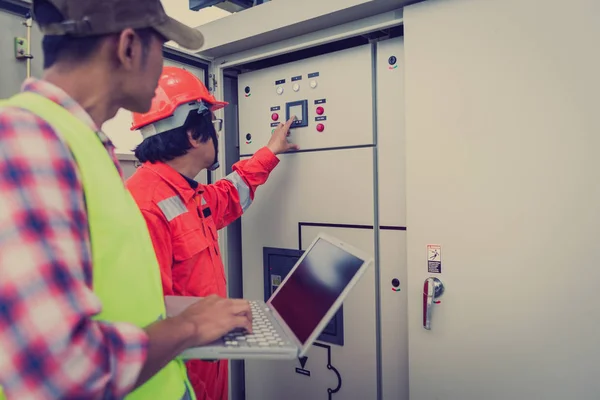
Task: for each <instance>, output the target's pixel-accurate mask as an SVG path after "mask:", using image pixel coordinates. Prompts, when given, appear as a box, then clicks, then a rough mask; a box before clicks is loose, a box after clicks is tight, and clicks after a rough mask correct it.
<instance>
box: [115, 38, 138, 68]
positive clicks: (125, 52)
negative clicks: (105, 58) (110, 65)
mask: <svg viewBox="0 0 600 400" xmlns="http://www.w3.org/2000/svg"><path fill="white" fill-rule="evenodd" d="M136 39H137V35H136V33H135V31H134V30H133V29H131V28H127V29H125V30H124V31H122V32H121V33H120V34H119V39H118V42H117V58H118V60H119V63H120V64H121V66H122V67H123V68H125V69H126V70H132V69H134V65H135V59H136V58H137V57H141V51H142V49H141V44H140V42H139V40H136Z"/></svg>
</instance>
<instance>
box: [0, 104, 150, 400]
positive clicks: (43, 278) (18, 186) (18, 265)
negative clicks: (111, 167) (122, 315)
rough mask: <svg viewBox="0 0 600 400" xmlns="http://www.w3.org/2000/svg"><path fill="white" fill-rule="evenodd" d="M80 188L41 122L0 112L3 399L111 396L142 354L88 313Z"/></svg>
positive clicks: (127, 334) (131, 338)
mask: <svg viewBox="0 0 600 400" xmlns="http://www.w3.org/2000/svg"><path fill="white" fill-rule="evenodd" d="M91 285H92V265H91V254H90V242H89V233H88V222H87V216H86V210H85V204H84V200H83V187H82V184H81V181H80V179H79V176H78V174H77V169H76V164H75V162H74V160H73V158H72V155H71V153H70V151H69V150H68V149H67V148H66V147H65V145H64V144H63V143H62V142H61V141H60V139H58V137H57V136H56V133H55V132H54V131H53V130H52V128H51V127H50V126H49V125H47V123H46V122H45V121H43V120H41V119H39V118H38V117H37V116H35V115H33V114H31V113H29V112H27V111H24V110H17V109H5V110H4V111H3V112H0V386H2V387H3V389H4V391H5V393H6V395H7V396H8V398H9V399H19V400H27V399H59V398H61V399H62V398H71V399H75V398H79V399H84V398H85V399H92V398H111V399H112V398H121V397H123V396H124V395H125V394H126V393H127V392H129V391H130V390H131V388H132V387H133V385H134V383H135V381H136V380H137V377H138V375H139V372H140V370H141V368H142V365H143V363H144V362H145V359H146V354H147V353H146V352H147V345H148V338H147V336H146V334H145V332H144V331H143V330H141V329H139V328H137V327H135V326H133V325H130V324H127V323H106V322H99V321H96V320H93V319H92V316H94V315H95V314H97V313H99V311H100V310H101V307H102V304H101V303H100V301H99V299H98V298H97V297H96V295H95V294H94V293H93V291H92V289H91Z"/></svg>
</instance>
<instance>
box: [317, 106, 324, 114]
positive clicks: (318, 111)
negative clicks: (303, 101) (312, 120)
mask: <svg viewBox="0 0 600 400" xmlns="http://www.w3.org/2000/svg"><path fill="white" fill-rule="evenodd" d="M324 112H325V109H324V108H323V107H317V114H319V115H323V113H324Z"/></svg>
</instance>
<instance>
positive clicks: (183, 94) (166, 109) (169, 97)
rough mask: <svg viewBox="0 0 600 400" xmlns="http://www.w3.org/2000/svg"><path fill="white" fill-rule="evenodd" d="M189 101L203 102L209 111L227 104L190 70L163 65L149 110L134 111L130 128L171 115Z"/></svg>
mask: <svg viewBox="0 0 600 400" xmlns="http://www.w3.org/2000/svg"><path fill="white" fill-rule="evenodd" d="M191 102H198V103H203V104H205V105H206V107H208V108H209V109H210V110H211V111H215V110H218V109H221V108H223V107H225V106H226V105H227V104H228V103H226V102H224V101H217V99H215V97H214V96H213V95H212V94H211V93H210V92H209V91H208V89H207V88H206V86H204V84H203V83H202V81H201V80H200V79H198V77H196V76H195V75H194V74H192V73H191V72H190V71H187V70H185V69H183V68H179V67H171V66H168V67H164V68H163V71H162V75H161V76H160V79H159V81H158V87H157V88H156V94H155V96H154V99H152V106H151V107H150V111H148V112H147V113H144V114H138V113H134V114H133V123H132V125H131V130H132V131H134V130H137V129H140V128H142V127H145V126H148V125H151V124H154V123H155V122H158V121H161V120H163V119H165V118H168V117H171V116H172V115H173V114H174V113H175V110H176V109H177V108H178V107H179V106H181V105H182V104H186V105H188V104H189V103H191Z"/></svg>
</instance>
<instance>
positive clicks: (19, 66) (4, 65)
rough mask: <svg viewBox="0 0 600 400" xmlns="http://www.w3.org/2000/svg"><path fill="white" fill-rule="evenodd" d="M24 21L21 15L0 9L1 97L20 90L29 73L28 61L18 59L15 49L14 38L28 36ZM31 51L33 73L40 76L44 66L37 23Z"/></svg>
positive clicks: (33, 32) (33, 31)
mask: <svg viewBox="0 0 600 400" xmlns="http://www.w3.org/2000/svg"><path fill="white" fill-rule="evenodd" d="M24 21H25V19H24V18H23V17H21V16H18V15H15V14H10V13H8V12H5V11H0V66H1V70H2V73H0V98H6V97H10V96H11V95H13V94H15V93H16V92H18V91H19V89H20V87H21V83H22V82H23V81H24V80H25V77H26V75H27V68H26V61H25V60H17V59H16V58H15V51H14V38H15V37H17V36H18V37H26V36H27V28H26V27H25V26H24V25H23V24H22V23H23V22H24ZM31 53H32V54H33V56H34V59H33V60H31V74H32V76H36V77H40V76H41V75H42V66H43V58H42V45H41V34H40V32H39V30H38V29H37V27H36V26H35V24H34V26H33V28H32V30H31Z"/></svg>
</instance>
